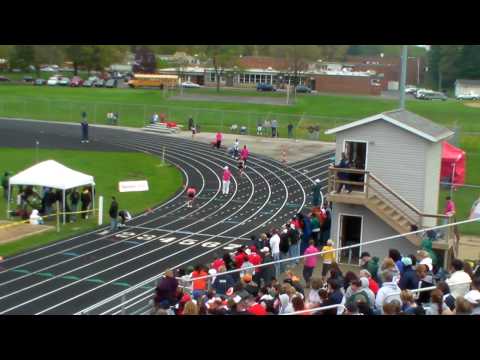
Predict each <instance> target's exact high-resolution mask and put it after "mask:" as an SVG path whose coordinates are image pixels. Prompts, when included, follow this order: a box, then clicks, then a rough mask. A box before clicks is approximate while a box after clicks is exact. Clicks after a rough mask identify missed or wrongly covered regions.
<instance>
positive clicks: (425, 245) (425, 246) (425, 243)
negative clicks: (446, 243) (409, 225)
mask: <svg viewBox="0 0 480 360" xmlns="http://www.w3.org/2000/svg"><path fill="white" fill-rule="evenodd" d="M432 246H433V245H432V239H431V238H430V237H425V238H424V239H423V240H422V242H421V244H420V248H421V249H422V250H425V251H426V252H427V253H428V255H430V258H431V259H432V265H433V267H434V269H436V268H437V266H438V257H437V254H435V251H433V247H432Z"/></svg>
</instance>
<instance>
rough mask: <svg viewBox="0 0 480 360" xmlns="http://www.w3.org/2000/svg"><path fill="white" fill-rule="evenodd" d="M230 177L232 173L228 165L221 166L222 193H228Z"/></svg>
mask: <svg viewBox="0 0 480 360" xmlns="http://www.w3.org/2000/svg"><path fill="white" fill-rule="evenodd" d="M231 177H232V173H231V172H230V170H229V169H228V166H225V167H224V168H223V181H222V185H223V187H222V194H223V195H228V193H229V192H230V178H231Z"/></svg>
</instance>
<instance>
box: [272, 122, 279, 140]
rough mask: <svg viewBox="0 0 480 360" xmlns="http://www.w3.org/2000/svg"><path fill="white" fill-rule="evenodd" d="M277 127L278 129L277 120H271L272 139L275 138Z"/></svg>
mask: <svg viewBox="0 0 480 360" xmlns="http://www.w3.org/2000/svg"><path fill="white" fill-rule="evenodd" d="M277 127H278V123H277V120H275V119H273V120H272V137H273V138H275V137H277Z"/></svg>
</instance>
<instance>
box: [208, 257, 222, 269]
mask: <svg viewBox="0 0 480 360" xmlns="http://www.w3.org/2000/svg"><path fill="white" fill-rule="evenodd" d="M222 266H225V261H224V260H223V259H222V258H221V257H218V256H216V257H215V260H214V261H213V263H212V265H211V266H210V267H211V268H212V269H215V270H217V272H219V271H218V269H220V267H222Z"/></svg>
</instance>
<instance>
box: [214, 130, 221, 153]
mask: <svg viewBox="0 0 480 360" xmlns="http://www.w3.org/2000/svg"><path fill="white" fill-rule="evenodd" d="M215 139H216V140H217V149H220V145H222V133H221V132H220V131H219V132H217V135H215Z"/></svg>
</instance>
